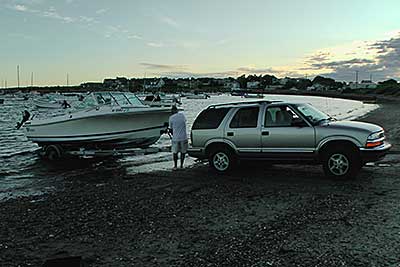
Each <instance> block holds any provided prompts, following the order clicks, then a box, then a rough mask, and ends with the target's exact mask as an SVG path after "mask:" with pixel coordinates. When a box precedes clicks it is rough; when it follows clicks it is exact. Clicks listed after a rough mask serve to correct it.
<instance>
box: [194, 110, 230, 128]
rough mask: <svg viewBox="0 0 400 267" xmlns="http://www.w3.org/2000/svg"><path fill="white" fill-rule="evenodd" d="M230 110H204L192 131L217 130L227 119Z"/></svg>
mask: <svg viewBox="0 0 400 267" xmlns="http://www.w3.org/2000/svg"><path fill="white" fill-rule="evenodd" d="M228 111H229V108H211V109H205V110H203V111H202V112H201V113H200V114H199V116H197V118H196V120H195V122H194V123H193V127H192V129H194V130H196V129H197V130H199V129H216V128H218V126H219V125H220V124H221V122H222V120H223V119H224V118H225V115H226V113H228Z"/></svg>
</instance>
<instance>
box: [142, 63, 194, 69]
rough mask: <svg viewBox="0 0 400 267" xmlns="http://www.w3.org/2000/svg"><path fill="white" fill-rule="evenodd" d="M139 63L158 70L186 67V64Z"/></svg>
mask: <svg viewBox="0 0 400 267" xmlns="http://www.w3.org/2000/svg"><path fill="white" fill-rule="evenodd" d="M139 65H141V66H144V67H146V68H148V69H158V70H185V69H187V68H188V66H187V65H167V64H153V63H146V62H142V63H140V64H139Z"/></svg>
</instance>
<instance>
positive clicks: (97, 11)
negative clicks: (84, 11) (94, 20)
mask: <svg viewBox="0 0 400 267" xmlns="http://www.w3.org/2000/svg"><path fill="white" fill-rule="evenodd" d="M107 11H108V9H106V8H102V9H98V10H96V14H98V15H101V14H104V13H106V12H107Z"/></svg>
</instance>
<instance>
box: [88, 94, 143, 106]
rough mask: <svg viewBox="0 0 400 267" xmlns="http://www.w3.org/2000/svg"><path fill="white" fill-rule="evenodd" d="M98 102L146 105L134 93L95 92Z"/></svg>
mask: <svg viewBox="0 0 400 267" xmlns="http://www.w3.org/2000/svg"><path fill="white" fill-rule="evenodd" d="M94 96H95V99H96V102H97V104H99V105H112V106H144V105H143V103H142V102H141V101H140V100H139V99H138V98H137V96H136V95H135V94H132V93H122V92H101V93H95V94H94Z"/></svg>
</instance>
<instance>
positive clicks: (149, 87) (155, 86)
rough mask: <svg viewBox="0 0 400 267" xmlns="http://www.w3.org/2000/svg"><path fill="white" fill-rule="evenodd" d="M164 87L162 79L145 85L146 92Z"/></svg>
mask: <svg viewBox="0 0 400 267" xmlns="http://www.w3.org/2000/svg"><path fill="white" fill-rule="evenodd" d="M164 86H165V82H164V80H163V79H160V80H156V81H151V82H150V83H149V84H146V85H145V89H146V90H160V89H161V88H163V87H164Z"/></svg>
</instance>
